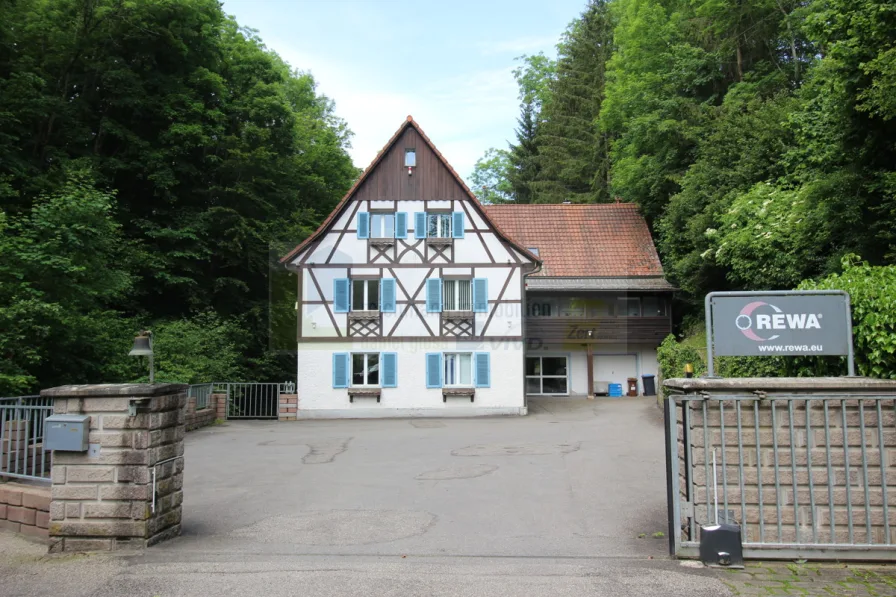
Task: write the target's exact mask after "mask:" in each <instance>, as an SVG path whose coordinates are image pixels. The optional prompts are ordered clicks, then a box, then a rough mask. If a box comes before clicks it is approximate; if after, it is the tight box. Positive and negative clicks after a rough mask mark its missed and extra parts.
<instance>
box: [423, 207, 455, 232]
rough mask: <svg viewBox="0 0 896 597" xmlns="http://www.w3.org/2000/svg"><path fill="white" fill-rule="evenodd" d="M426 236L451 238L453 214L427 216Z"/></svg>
mask: <svg viewBox="0 0 896 597" xmlns="http://www.w3.org/2000/svg"><path fill="white" fill-rule="evenodd" d="M426 236H428V237H429V238H451V214H450V213H447V214H438V213H437V214H426Z"/></svg>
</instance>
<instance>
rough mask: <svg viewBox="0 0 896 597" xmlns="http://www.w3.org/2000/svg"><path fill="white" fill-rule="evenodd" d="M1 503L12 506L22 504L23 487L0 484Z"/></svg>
mask: <svg viewBox="0 0 896 597" xmlns="http://www.w3.org/2000/svg"><path fill="white" fill-rule="evenodd" d="M0 503H2V504H9V505H10V506H21V505H22V489H21V487H19V486H17V485H0Z"/></svg>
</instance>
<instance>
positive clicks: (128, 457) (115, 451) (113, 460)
mask: <svg viewBox="0 0 896 597" xmlns="http://www.w3.org/2000/svg"><path fill="white" fill-rule="evenodd" d="M56 456H57V458H58V459H59V460H58V462H54V464H86V463H88V462H89V463H90V464H94V465H102V464H144V465H145V464H149V461H148V457H149V455H148V454H147V452H146V451H145V450H128V449H126V448H125V449H121V448H101V449H100V453H99V456H96V457H93V458H90V460H89V461H88V460H87V456H86V455H84V454H81V453H79V452H56Z"/></svg>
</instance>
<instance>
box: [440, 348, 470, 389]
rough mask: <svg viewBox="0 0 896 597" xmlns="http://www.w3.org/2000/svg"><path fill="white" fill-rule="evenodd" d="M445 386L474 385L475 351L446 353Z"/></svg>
mask: <svg viewBox="0 0 896 597" xmlns="http://www.w3.org/2000/svg"><path fill="white" fill-rule="evenodd" d="M444 356H445V377H444V386H445V387H446V388H448V387H452V386H459V387H469V386H472V385H473V353H472V352H446V353H445V355H444Z"/></svg>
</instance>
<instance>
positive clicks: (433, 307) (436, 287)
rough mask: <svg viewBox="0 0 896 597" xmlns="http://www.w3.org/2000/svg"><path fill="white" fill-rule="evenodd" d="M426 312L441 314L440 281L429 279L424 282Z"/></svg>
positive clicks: (439, 279) (438, 279)
mask: <svg viewBox="0 0 896 597" xmlns="http://www.w3.org/2000/svg"><path fill="white" fill-rule="evenodd" d="M426 312H427V313H441V312H442V279H441V278H429V279H428V280H427V281H426Z"/></svg>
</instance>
